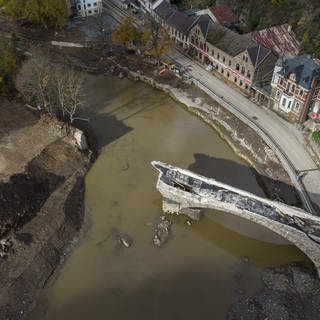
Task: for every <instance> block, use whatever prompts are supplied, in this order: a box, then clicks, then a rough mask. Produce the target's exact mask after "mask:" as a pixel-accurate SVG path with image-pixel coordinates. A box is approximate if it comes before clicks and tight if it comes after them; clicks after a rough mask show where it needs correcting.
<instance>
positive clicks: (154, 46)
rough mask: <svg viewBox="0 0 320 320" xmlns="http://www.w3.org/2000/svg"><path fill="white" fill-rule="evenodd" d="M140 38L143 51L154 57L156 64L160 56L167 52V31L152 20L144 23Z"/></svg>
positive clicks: (168, 47) (168, 46)
mask: <svg viewBox="0 0 320 320" xmlns="http://www.w3.org/2000/svg"><path fill="white" fill-rule="evenodd" d="M142 37H143V41H142V43H143V44H144V46H145V48H146V50H145V51H146V52H147V53H148V54H150V55H151V56H153V57H155V58H156V59H157V60H158V62H160V58H161V56H163V55H165V54H167V53H168V52H169V50H170V37H169V35H168V33H167V30H166V29H165V28H164V27H163V26H162V25H160V24H159V23H158V22H157V21H155V20H153V19H152V18H150V19H149V20H147V21H146V22H145V23H144V27H143V32H142Z"/></svg>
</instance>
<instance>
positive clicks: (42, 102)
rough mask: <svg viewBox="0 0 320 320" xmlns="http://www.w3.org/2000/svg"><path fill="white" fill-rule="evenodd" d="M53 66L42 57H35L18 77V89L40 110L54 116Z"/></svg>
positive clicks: (22, 69) (24, 66) (25, 65)
mask: <svg viewBox="0 0 320 320" xmlns="http://www.w3.org/2000/svg"><path fill="white" fill-rule="evenodd" d="M50 74H51V65H50V63H49V61H48V60H47V59H46V58H45V57H44V56H42V55H40V56H33V57H32V58H30V59H29V60H28V61H27V62H26V63H25V64H24V65H23V67H22V68H21V71H20V73H19V75H18V77H17V81H16V87H17V89H18V90H19V91H20V93H22V94H23V96H24V98H25V99H26V100H27V101H28V102H29V103H31V104H33V105H36V107H37V108H38V109H44V110H45V111H47V112H48V113H49V114H50V115H53V114H54V106H53V104H52V103H51V94H50V86H51V78H50Z"/></svg>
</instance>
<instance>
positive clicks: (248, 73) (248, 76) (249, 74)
mask: <svg viewBox="0 0 320 320" xmlns="http://www.w3.org/2000/svg"><path fill="white" fill-rule="evenodd" d="M247 78H249V79H250V78H251V73H250V71H249V70H248V71H247Z"/></svg>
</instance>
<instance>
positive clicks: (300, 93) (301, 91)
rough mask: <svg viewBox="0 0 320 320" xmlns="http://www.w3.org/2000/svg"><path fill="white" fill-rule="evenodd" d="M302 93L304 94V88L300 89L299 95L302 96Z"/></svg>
mask: <svg viewBox="0 0 320 320" xmlns="http://www.w3.org/2000/svg"><path fill="white" fill-rule="evenodd" d="M302 95H303V90H302V89H300V91H299V96H300V97H301V96H302Z"/></svg>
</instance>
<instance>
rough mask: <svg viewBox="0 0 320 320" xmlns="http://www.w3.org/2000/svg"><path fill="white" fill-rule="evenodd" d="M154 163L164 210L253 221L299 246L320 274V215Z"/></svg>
mask: <svg viewBox="0 0 320 320" xmlns="http://www.w3.org/2000/svg"><path fill="white" fill-rule="evenodd" d="M152 165H153V167H154V168H155V169H157V170H158V171H159V177H158V181H157V189H158V190H159V192H160V193H161V194H162V196H163V211H164V212H170V213H177V214H186V215H188V216H190V217H191V218H198V214H199V209H201V208H207V209H216V210H220V211H225V212H228V213H231V214H234V215H237V216H240V217H242V218H244V219H247V220H250V221H253V222H255V223H257V224H260V225H262V226H265V227H266V228H268V229H270V230H272V231H273V232H275V233H277V234H279V235H280V236H282V237H283V238H285V239H287V240H289V241H290V242H291V243H292V244H294V245H295V246H297V247H298V248H299V249H300V250H301V251H303V252H304V253H305V254H306V255H307V256H308V257H309V258H310V260H311V261H312V262H313V263H314V265H315V267H316V270H317V272H318V276H320V217H317V216H314V215H312V214H310V213H308V212H306V211H304V210H302V209H300V208H296V207H292V206H289V205H286V204H284V203H281V202H278V201H272V200H269V199H265V198H261V197H258V196H256V195H254V194H252V193H249V192H246V191H243V190H241V189H237V188H234V187H232V186H229V185H227V184H224V183H222V182H218V181H216V180H215V179H211V178H207V177H204V176H201V175H199V174H196V173H193V172H191V171H189V170H185V169H181V168H178V167H173V166H171V165H169V164H165V163H162V162H160V161H153V162H152Z"/></svg>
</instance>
